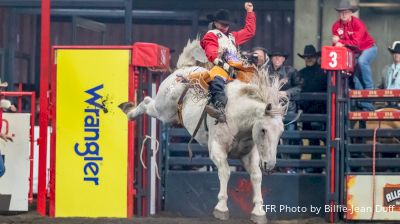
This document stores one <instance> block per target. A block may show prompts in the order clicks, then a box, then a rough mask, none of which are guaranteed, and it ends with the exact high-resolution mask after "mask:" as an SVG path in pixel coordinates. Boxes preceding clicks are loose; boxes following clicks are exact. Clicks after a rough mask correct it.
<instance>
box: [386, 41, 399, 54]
mask: <svg viewBox="0 0 400 224" xmlns="http://www.w3.org/2000/svg"><path fill="white" fill-rule="evenodd" d="M388 50H389V51H390V53H392V54H400V41H395V42H393V44H392V48H390V47H388Z"/></svg>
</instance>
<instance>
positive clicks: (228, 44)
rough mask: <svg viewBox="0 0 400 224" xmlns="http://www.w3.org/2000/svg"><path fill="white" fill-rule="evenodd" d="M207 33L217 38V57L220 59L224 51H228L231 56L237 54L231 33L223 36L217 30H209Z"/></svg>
mask: <svg viewBox="0 0 400 224" xmlns="http://www.w3.org/2000/svg"><path fill="white" fill-rule="evenodd" d="M209 32H211V33H213V34H215V36H217V38H218V57H221V55H222V54H223V53H224V52H225V51H228V52H229V53H230V54H233V55H236V54H237V48H236V42H235V37H234V36H233V35H232V34H231V33H229V34H228V35H225V34H223V33H222V32H221V31H219V30H217V29H214V30H210V31H208V32H207V33H209Z"/></svg>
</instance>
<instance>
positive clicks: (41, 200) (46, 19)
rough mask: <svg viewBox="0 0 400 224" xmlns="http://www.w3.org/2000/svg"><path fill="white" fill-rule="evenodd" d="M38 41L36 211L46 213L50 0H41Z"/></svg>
mask: <svg viewBox="0 0 400 224" xmlns="http://www.w3.org/2000/svg"><path fill="white" fill-rule="evenodd" d="M40 39H41V42H40V118H39V120H40V132H39V133H40V134H39V136H40V138H39V139H38V142H39V175H38V196H37V212H38V213H39V214H41V215H46V192H47V191H46V159H47V128H48V108H47V107H48V101H47V100H48V95H47V92H48V89H49V73H50V0H42V15H41V38H40Z"/></svg>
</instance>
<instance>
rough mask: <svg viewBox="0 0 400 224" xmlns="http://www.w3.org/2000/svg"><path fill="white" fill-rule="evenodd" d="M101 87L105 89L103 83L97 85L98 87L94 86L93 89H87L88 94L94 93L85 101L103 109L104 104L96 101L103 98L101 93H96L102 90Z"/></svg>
mask: <svg viewBox="0 0 400 224" xmlns="http://www.w3.org/2000/svg"><path fill="white" fill-rule="evenodd" d="M100 89H103V84H101V85H98V86H96V87H94V88H92V89H89V90H86V91H85V92H86V93H88V94H90V95H92V98H90V99H88V100H86V101H85V102H86V103H88V104H90V105H93V106H94V107H96V108H102V109H103V108H104V106H103V105H101V104H98V103H97V102H96V101H97V100H98V99H101V98H102V96H101V95H99V94H97V93H96V91H98V90H100Z"/></svg>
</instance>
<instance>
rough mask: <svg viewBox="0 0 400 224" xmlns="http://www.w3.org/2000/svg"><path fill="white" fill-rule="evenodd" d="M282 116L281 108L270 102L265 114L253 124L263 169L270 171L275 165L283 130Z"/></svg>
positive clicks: (255, 141) (254, 136)
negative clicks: (273, 105) (274, 106)
mask: <svg viewBox="0 0 400 224" xmlns="http://www.w3.org/2000/svg"><path fill="white" fill-rule="evenodd" d="M282 116H283V113H282V110H281V109H279V108H273V107H272V105H271V104H268V105H267V107H266V108H265V112H264V116H263V117H262V118H261V119H258V120H257V121H256V122H255V123H254V125H253V129H252V135H253V140H254V143H255V145H256V146H257V150H258V153H259V155H260V167H261V169H262V170H263V171H270V170H272V169H273V168H274V167H275V164H276V153H277V147H278V144H279V139H280V137H281V135H282V132H283V121H282Z"/></svg>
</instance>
